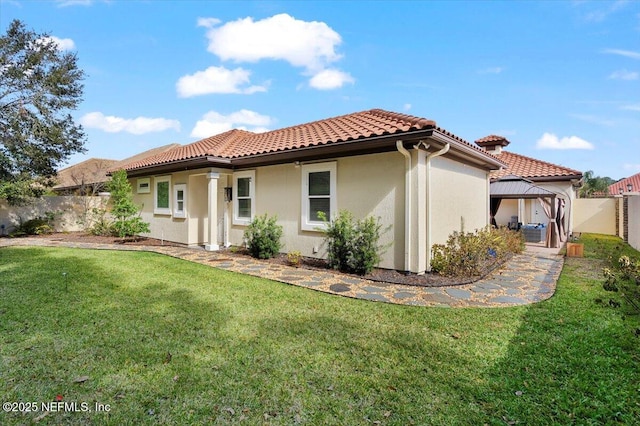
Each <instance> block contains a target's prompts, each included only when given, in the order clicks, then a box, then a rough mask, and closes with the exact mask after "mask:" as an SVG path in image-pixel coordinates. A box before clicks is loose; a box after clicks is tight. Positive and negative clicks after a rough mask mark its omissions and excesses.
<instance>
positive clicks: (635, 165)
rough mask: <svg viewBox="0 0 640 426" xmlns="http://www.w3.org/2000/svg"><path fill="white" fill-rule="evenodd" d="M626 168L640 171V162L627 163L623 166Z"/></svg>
mask: <svg viewBox="0 0 640 426" xmlns="http://www.w3.org/2000/svg"><path fill="white" fill-rule="evenodd" d="M622 168H623V169H625V170H631V171H632V172H640V164H630V163H626V164H624V165H623V166H622Z"/></svg>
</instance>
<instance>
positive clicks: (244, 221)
mask: <svg viewBox="0 0 640 426" xmlns="http://www.w3.org/2000/svg"><path fill="white" fill-rule="evenodd" d="M246 178H249V196H248V197H242V198H243V199H246V198H248V199H249V200H251V217H249V218H246V217H239V216H238V213H239V212H240V208H239V198H238V179H246ZM254 217H256V171H255V170H245V171H243V172H236V173H234V174H233V224H234V225H249V224H250V223H251V221H252V220H253V218H254Z"/></svg>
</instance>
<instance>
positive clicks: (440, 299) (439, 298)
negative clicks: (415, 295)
mask: <svg viewBox="0 0 640 426" xmlns="http://www.w3.org/2000/svg"><path fill="white" fill-rule="evenodd" d="M422 298H423V299H424V300H426V301H427V302H436V303H444V304H446V305H448V304H450V303H454V302H455V300H453V299H452V298H450V297H449V296H447V295H446V294H443V293H427V294H424V295H423V296H422Z"/></svg>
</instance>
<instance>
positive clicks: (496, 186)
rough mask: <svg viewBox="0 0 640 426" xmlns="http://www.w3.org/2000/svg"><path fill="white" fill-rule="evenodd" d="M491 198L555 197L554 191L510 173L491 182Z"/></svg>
mask: <svg viewBox="0 0 640 426" xmlns="http://www.w3.org/2000/svg"><path fill="white" fill-rule="evenodd" d="M490 194H491V198H503V199H520V198H555V196H556V194H554V193H553V192H551V191H549V190H547V189H544V188H541V187H539V186H536V185H534V184H533V183H532V182H531V181H530V180H527V179H524V178H522V177H520V176H514V175H509V176H505V177H503V178H502V179H500V180H497V181H495V182H492V183H491V186H490Z"/></svg>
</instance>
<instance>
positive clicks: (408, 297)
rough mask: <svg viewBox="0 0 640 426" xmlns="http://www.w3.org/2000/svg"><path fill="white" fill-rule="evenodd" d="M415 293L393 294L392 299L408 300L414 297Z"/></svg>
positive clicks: (401, 292) (402, 292) (400, 292)
mask: <svg viewBox="0 0 640 426" xmlns="http://www.w3.org/2000/svg"><path fill="white" fill-rule="evenodd" d="M415 295H416V294H415V293H411V292H409V291H399V292H397V293H394V294H393V297H394V298H395V299H410V298H412V297H415Z"/></svg>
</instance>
